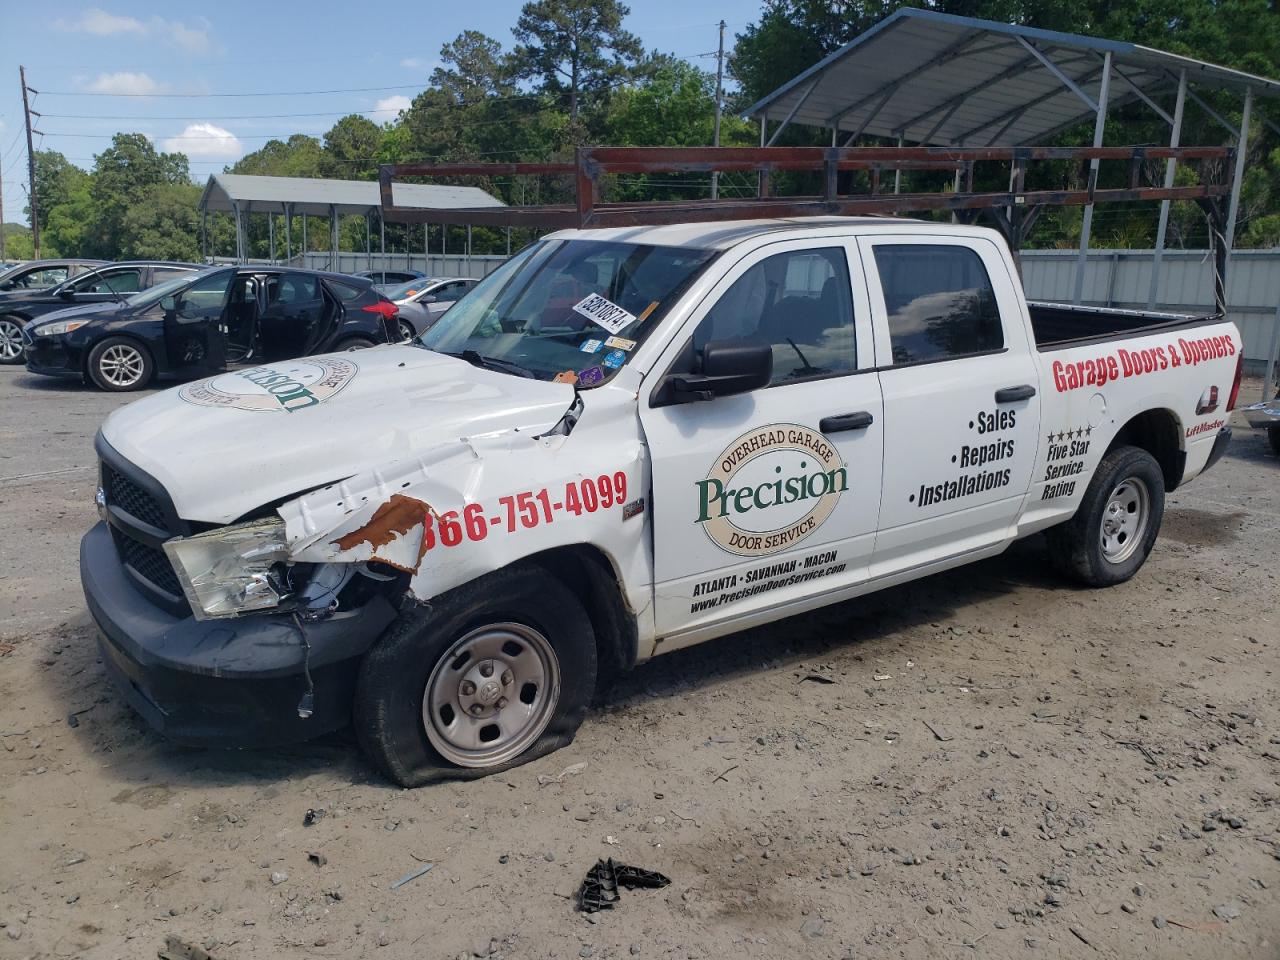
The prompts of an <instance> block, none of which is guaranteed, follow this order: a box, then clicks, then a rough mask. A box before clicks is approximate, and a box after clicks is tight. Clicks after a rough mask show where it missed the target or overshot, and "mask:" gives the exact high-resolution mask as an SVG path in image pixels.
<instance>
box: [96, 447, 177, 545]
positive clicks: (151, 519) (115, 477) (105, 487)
mask: <svg viewBox="0 0 1280 960" xmlns="http://www.w3.org/2000/svg"><path fill="white" fill-rule="evenodd" d="M102 492H103V493H104V494H105V495H106V498H107V503H109V504H111V505H112V506H113V507H119V508H120V509H121V510H123V511H124V512H125V513H127V514H129V515H130V516H132V517H135V518H136V519H138V520H141V521H142V522H143V523H146V524H150V525H151V526H153V527H157V528H159V529H161V530H165V529H167V527H168V522H167V521H166V519H165V513H164V507H163V506H161V504H160V501H158V500H157V499H156V498H155V497H153V496H152V495H151V494H150V493H148V492H147V491H146V490H144V489H142V487H140V486H138V484H136V483H134V482H133V481H132V480H130V479H129V478H128V477H126V476H125V475H124V474H123V473H120V472H119V471H118V470H113V469H112V468H111V466H110V464H106V463H104V464H103V465H102Z"/></svg>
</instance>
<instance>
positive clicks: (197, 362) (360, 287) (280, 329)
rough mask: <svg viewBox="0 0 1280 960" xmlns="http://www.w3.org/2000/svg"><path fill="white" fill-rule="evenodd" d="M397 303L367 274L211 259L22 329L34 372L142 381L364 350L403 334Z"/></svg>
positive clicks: (97, 381) (119, 386)
mask: <svg viewBox="0 0 1280 960" xmlns="http://www.w3.org/2000/svg"><path fill="white" fill-rule="evenodd" d="M395 315H396V307H395V304H393V303H392V302H391V301H389V300H388V299H387V298H386V297H384V296H382V295H381V294H380V293H378V292H377V291H376V290H375V289H374V288H373V286H372V284H371V283H370V282H369V281H368V280H364V279H360V278H358V277H347V276H342V275H340V274H327V273H321V272H319V271H315V270H295V269H288V268H279V267H267V266H254V265H250V266H243V267H212V268H209V269H207V270H201V271H198V272H191V271H187V272H183V273H179V274H178V275H177V276H175V277H173V278H171V279H169V280H167V281H165V282H162V283H159V284H157V285H156V286H154V287H151V288H150V289H147V290H143V291H141V292H139V293H135V294H132V295H130V296H127V297H126V296H123V295H121V294H113V295H112V299H110V300H109V301H106V302H99V303H90V304H84V305H81V306H76V307H68V308H66V309H63V310H57V311H54V312H53V313H48V314H45V315H44V316H42V317H40V318H39V319H38V321H36V322H32V323H30V324H27V325H26V326H24V327H23V328H22V337H23V358H24V359H25V361H26V364H27V369H28V370H30V371H31V372H32V373H41V374H45V375H47V376H55V377H72V378H84V379H86V380H88V381H89V382H91V383H92V384H94V385H95V386H97V387H98V388H99V389H102V390H109V391H128V390H141V389H142V388H143V387H145V386H147V385H148V384H149V383H150V382H151V381H152V379H153V378H154V377H156V376H179V377H187V378H190V377H193V376H199V375H201V374H205V373H211V372H213V371H216V370H221V369H224V368H225V367H226V366H227V365H228V364H243V363H246V362H257V361H259V360H290V359H293V358H297V357H304V356H307V355H308V354H312V353H325V352H327V351H330V350H359V349H363V348H365V347H372V346H374V345H376V344H379V343H387V342H391V341H395V340H396V339H398V338H399V337H398V330H397V328H396V325H395Z"/></svg>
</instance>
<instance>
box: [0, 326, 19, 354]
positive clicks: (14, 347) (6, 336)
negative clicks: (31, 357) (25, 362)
mask: <svg viewBox="0 0 1280 960" xmlns="http://www.w3.org/2000/svg"><path fill="white" fill-rule="evenodd" d="M21 354H22V328H21V327H19V326H18V325H17V324H16V323H14V322H13V321H12V320H0V359H4V360H13V359H15V358H17V357H18V356H20V355H21Z"/></svg>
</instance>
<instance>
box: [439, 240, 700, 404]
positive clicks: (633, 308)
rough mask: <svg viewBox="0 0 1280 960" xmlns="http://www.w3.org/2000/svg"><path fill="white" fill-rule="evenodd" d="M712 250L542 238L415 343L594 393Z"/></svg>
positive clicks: (648, 331)
mask: <svg viewBox="0 0 1280 960" xmlns="http://www.w3.org/2000/svg"><path fill="white" fill-rule="evenodd" d="M714 256H715V251H713V250H696V249H691V248H687V247H655V246H646V245H642V244H634V243H615V242H612V241H605V240H544V241H540V242H538V243H535V244H533V245H532V246H530V247H528V248H527V249H525V250H524V251H522V252H521V253H520V254H518V255H517V256H516V257H514V258H513V259H511V260H509V261H507V262H506V263H505V264H503V265H502V266H501V267H499V268H498V269H497V270H496V271H494V272H493V273H491V274H489V276H487V277H485V279H484V280H482V281H480V283H479V284H477V285H476V286H475V287H474V288H472V290H471V292H470V293H468V294H467V295H466V296H465V297H463V298H462V299H461V300H459V301H458V302H457V304H455V305H454V306H453V308H452V309H450V310H449V311H448V312H447V313H445V314H444V315H443V316H442V317H441V318H440V320H439V321H438V322H437V323H436V324H435V325H434V326H433V327H431V328H430V329H429V330H427V332H426V333H424V334H422V336H421V337H420V339H419V342H420V343H421V344H422V345H423V346H426V347H428V348H430V349H432V350H435V351H437V352H439V353H446V354H449V355H451V356H458V357H462V358H463V359H465V360H469V361H470V362H472V363H476V364H477V365H492V366H494V367H496V368H499V369H501V368H507V369H509V370H510V372H513V373H518V374H522V375H524V376H532V377H536V378H537V379H539V380H557V381H560V382H563V383H576V384H577V385H578V386H579V387H592V386H595V385H597V384H600V383H603V382H605V381H607V380H608V379H609V378H610V377H612V376H613V375H614V374H615V373H617V371H618V370H620V369H621V368H622V367H623V366H624V365H625V364H626V363H627V361H628V360H629V359H630V358H631V355H632V352H633V351H634V350H635V349H636V347H637V346H639V345H640V344H641V343H642V342H644V339H645V337H647V336H648V335H649V333H650V332H651V331H652V330H653V329H654V328H655V327H656V326H657V324H658V322H659V321H660V320H661V319H662V317H663V315H664V314H665V313H666V311H667V310H669V309H670V308H671V306H672V305H673V304H674V303H675V302H676V301H677V300H678V299H679V296H680V294H681V293H682V292H683V291H684V289H685V287H687V286H688V285H689V284H690V283H691V282H692V281H693V279H694V278H695V277H696V276H697V275H698V274H699V273H700V272H701V270H702V269H703V268H704V267H705V266H706V265H707V264H708V263H709V262H710V261H711V259H712V257H714Z"/></svg>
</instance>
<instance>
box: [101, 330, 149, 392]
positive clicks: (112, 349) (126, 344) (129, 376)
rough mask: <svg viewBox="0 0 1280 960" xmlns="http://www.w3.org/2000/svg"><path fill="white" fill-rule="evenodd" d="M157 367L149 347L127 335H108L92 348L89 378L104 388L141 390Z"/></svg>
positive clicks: (119, 390)
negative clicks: (148, 349)
mask: <svg viewBox="0 0 1280 960" xmlns="http://www.w3.org/2000/svg"><path fill="white" fill-rule="evenodd" d="M154 371H155V364H154V363H153V362H152V360H151V354H150V353H149V352H148V351H147V348H146V347H144V346H143V345H142V344H140V343H138V342H136V341H134V340H130V339H128V338H127V337H107V339H105V340H103V341H101V342H99V343H98V344H97V345H95V346H94V348H93V349H92V350H90V351H89V363H88V372H89V379H90V380H92V381H93V382H94V385H95V386H97V387H98V388H99V389H101V390H110V391H112V392H113V393H124V392H126V391H129V390H141V389H142V388H143V387H145V386H146V385H147V384H148V383H150V382H151V376H152V374H153V373H154Z"/></svg>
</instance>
